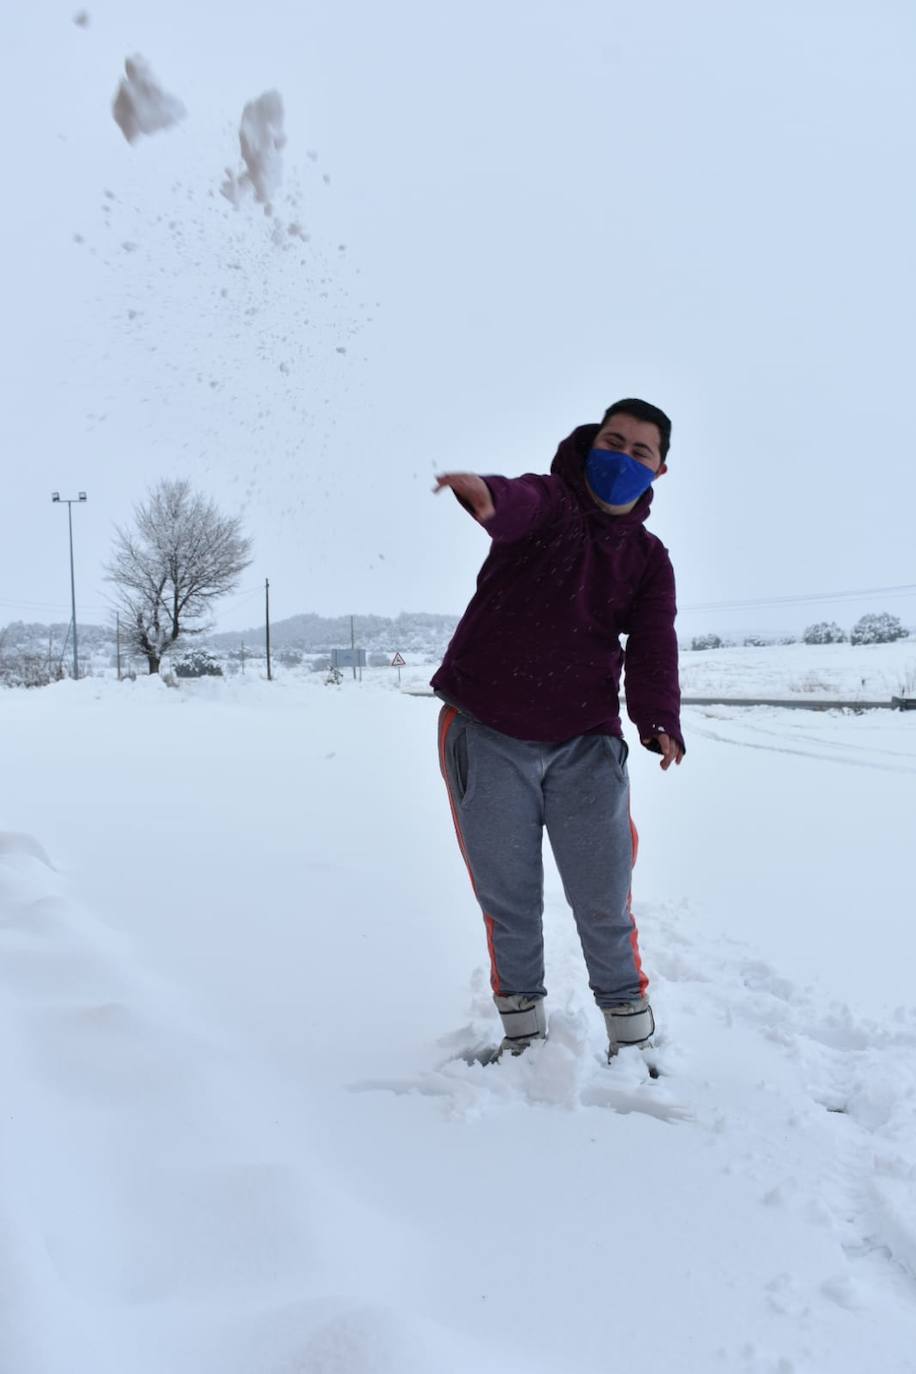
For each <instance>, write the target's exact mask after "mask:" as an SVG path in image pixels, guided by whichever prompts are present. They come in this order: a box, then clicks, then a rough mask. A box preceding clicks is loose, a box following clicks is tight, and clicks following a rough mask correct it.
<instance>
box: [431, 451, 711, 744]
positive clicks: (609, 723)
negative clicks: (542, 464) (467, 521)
mask: <svg viewBox="0 0 916 1374" xmlns="http://www.w3.org/2000/svg"><path fill="white" fill-rule="evenodd" d="M598 430H599V426H598V425H582V426H580V427H579V428H578V429H576V430H574V431H573V433H572V434H571V435H570V436H569V438H568V439H564V441H563V442H562V443H561V444H560V447H559V449H558V450H557V455H556V457H555V458H554V460H553V463H552V464H551V469H550V472H551V475H550V476H549V477H547V476H536V475H534V474H532V473H528V474H526V475H525V476H524V477H486V478H485V479H484V480H485V481H486V484H487V486H488V487H489V489H490V492H491V493H492V496H493V504H494V506H495V507H496V513H495V514H494V515H492V516H491V517H490V519H489V520H487V521H485V522H483V521H482V522H481V523H482V525H483V528H484V529H485V530H486V531H487V533H488V534H489V535H490V537H491V539H492V541H493V542H492V545H491V548H490V553H489V556H488V557H487V560H486V562H485V563H484V565H483V567H482V568H481V570H480V574H479V576H478V578H477V591H476V593H475V595H474V597H473V600H472V601H471V603H470V605H469V606H468V608H467V610H466V611H465V613H464V615H463V617H462V619H461V621H460V623H459V625H458V628H457V629H456V631H455V633H454V635H453V637H452V641H451V643H450V644H449V646H448V650H447V652H446V655H445V658H444V659H443V662H442V666H441V667H440V668H439V670H438V672H437V673H436V675H435V676H434V677H433V679H432V683H431V686H432V687H433V688H434V690H435V691H436V692H437V693H438V694H439V695H440V696H442V697H443V698H444V699H445V700H446V701H449V702H451V703H452V705H454V706H457V707H459V709H463V710H465V711H466V712H467V713H468V715H470V716H473V717H474V718H475V719H476V720H479V721H480V722H482V724H484V725H489V726H490V727H491V728H492V729H494V730H500V731H501V732H502V733H503V734H506V735H514V736H515V737H516V738H517V739H526V740H545V741H550V742H553V743H559V742H561V741H563V740H567V739H572V738H573V737H574V736H576V735H587V734H606V735H620V734H621V733H622V731H621V727H620V697H619V692H620V673H621V669H622V668H623V669H624V674H625V677H624V684H625V688H626V698H627V711H628V714H629V716H630V719H631V720H632V721H633V723H634V724H635V726H636V728H637V729H638V731H639V734H640V738H648V737H650V736H652V735H656V734H658V733H660V732H664V733H665V734H667V735H671V737H672V738H673V739H675V740H677V742H678V744H680V745H681V747H682V748H683V746H684V740H683V736H682V735H681V727H680V690H679V687H678V675H677V638H676V635H675V632H674V618H675V615H676V612H677V607H676V604H675V592H674V572H673V570H672V567H671V561H670V559H669V558H668V553H667V550H666V549H665V547H664V545H663V544H662V543H661V541H660V540H659V539H658V538H656V536H655V535H654V534H650V533H649V531H648V530H647V529H645V528H644V521H645V519H646V517H647V516H648V514H649V507H650V506H651V504H652V489H651V487H650V489H649V490H648V491H647V492H645V493H644V495H643V496H641V497H640V499H639V501H638V502H637V504H636V505H635V506H634V508H633V510H632V511H630V513H629V514H628V515H609V514H608V513H607V512H606V511H603V510H602V509H601V508H600V506H598V505H596V504H595V501H594V500H593V498H592V496H591V495H590V494H589V491H588V489H587V487H586V485H585V460H586V458H587V457H588V454H589V451H590V449H591V446H592V443H593V442H594V439H595V436H596V435H597V433H598ZM622 634H623V635H627V636H628V638H627V643H626V650H625V651H624V650H623V649H622V648H621V646H620V639H619V636H620V635H622ZM657 747H658V746H657V745H656V746H655V748H656V749H657Z"/></svg>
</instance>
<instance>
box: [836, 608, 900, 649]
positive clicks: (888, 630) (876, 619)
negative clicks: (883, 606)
mask: <svg viewBox="0 0 916 1374" xmlns="http://www.w3.org/2000/svg"><path fill="white" fill-rule="evenodd" d="M908 634H909V631H908V630H906V629H904V627H903V626H902V625H901V624H900V621H899V620H898V619H897V617H896V616H895V615H889V614H888V612H887V611H882V612H881V613H880V615H863V617H862V619H861V620H857V621H856V623H855V625H854V626H853V627H852V634H851V635H850V636H849V642H850V643H851V644H893V642H894V640H895V639H906V638H907V635H908Z"/></svg>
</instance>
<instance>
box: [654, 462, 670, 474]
mask: <svg viewBox="0 0 916 1374" xmlns="http://www.w3.org/2000/svg"><path fill="white" fill-rule="evenodd" d="M667 471H668V469H667V468H666V466H665V464H664V463H662V465H661V467H660V468H659V469H658V471H657V472H656V474H655V476H656V477H664V475H665V473H666V472H667Z"/></svg>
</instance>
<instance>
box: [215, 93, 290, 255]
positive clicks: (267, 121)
mask: <svg viewBox="0 0 916 1374" xmlns="http://www.w3.org/2000/svg"><path fill="white" fill-rule="evenodd" d="M285 143H286V135H285V134H284V132H283V97H282V96H281V95H280V93H279V92H278V91H265V93H264V94H263V95H261V96H259V97H258V99H257V100H250V101H249V102H248V104H247V105H246V106H245V108H244V110H243V111H242V121H241V124H240V125H239V146H240V148H241V152H242V161H243V162H244V164H245V170H244V171H241V172H239V173H238V174H236V173H234V172H233V171H231V169H230V168H228V167H227V169H226V180H225V181H224V182H223V184H222V186H221V187H220V190H221V192H222V194H223V195H224V196H225V197H226V199H227V200H228V201H229V202H230V203H231V204H232V205H235V206H238V205H239V203H240V202H241V200H242V199H243V197H244V196H245V194H246V193H247V192H248V191H252V192H253V193H254V198H255V200H256V201H258V202H259V203H260V204H262V205H263V206H264V207H265V210H267V211H268V213H269V211H270V207H271V201H272V199H273V196H274V194H275V193H276V191H277V190H278V188H279V186H280V181H281V179H282V175H283V157H282V153H283V148H284V145H285ZM290 231H291V232H293V230H292V226H291V227H290Z"/></svg>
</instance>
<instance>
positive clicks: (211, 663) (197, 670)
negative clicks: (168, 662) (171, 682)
mask: <svg viewBox="0 0 916 1374" xmlns="http://www.w3.org/2000/svg"><path fill="white" fill-rule="evenodd" d="M174 669H175V676H176V677H222V676H223V670H222V668H221V667H220V665H219V663H218V662H217V661H216V659H215V658H214V657H213V655H212V654H211V653H210V651H209V650H208V649H203V648H201V647H200V646H198V647H197V648H196V649H191V650H190V651H189V652H188V653H186V654H183V655H182V657H181V658H180V659H178V661H177V663H175V664H174Z"/></svg>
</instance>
